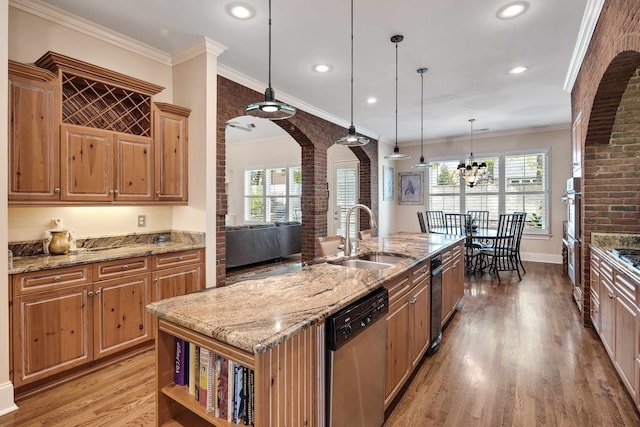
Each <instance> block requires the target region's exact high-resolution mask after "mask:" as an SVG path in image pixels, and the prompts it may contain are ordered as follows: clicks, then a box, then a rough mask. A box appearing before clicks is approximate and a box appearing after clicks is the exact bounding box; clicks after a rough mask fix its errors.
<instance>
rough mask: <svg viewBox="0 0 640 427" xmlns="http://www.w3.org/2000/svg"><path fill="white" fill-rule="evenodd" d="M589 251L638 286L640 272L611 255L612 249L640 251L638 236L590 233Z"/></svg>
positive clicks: (639, 236) (639, 235)
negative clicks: (631, 279)
mask: <svg viewBox="0 0 640 427" xmlns="http://www.w3.org/2000/svg"><path fill="white" fill-rule="evenodd" d="M590 246H591V249H592V250H596V251H598V253H599V254H600V255H601V256H602V257H604V259H606V260H607V261H608V262H609V263H611V264H612V265H615V266H616V267H617V268H619V269H620V270H621V271H622V272H624V273H625V274H628V275H629V276H631V278H633V279H634V280H635V281H636V283H638V284H640V271H638V269H636V268H634V267H632V266H631V265H629V264H627V263H626V262H624V261H622V260H621V259H620V258H618V257H617V256H616V255H614V254H612V253H611V250H612V249H614V248H630V249H640V234H623V233H592V234H591V245H590Z"/></svg>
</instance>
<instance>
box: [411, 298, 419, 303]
mask: <svg viewBox="0 0 640 427" xmlns="http://www.w3.org/2000/svg"><path fill="white" fill-rule="evenodd" d="M417 301H418V300H417V299H415V298H411V299H410V300H409V304H415V303H416V302H417Z"/></svg>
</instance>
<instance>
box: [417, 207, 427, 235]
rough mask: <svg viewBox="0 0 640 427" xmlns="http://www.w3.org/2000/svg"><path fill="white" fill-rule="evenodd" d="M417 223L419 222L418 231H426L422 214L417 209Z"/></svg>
mask: <svg viewBox="0 0 640 427" xmlns="http://www.w3.org/2000/svg"><path fill="white" fill-rule="evenodd" d="M418 224H420V231H421V232H422V233H426V232H427V227H426V226H425V225H424V215H422V212H420V211H418Z"/></svg>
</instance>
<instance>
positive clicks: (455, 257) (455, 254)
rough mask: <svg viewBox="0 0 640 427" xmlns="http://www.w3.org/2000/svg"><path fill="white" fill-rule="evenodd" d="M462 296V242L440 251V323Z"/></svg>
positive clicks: (447, 316) (446, 317) (449, 314)
mask: <svg viewBox="0 0 640 427" xmlns="http://www.w3.org/2000/svg"><path fill="white" fill-rule="evenodd" d="M463 296H464V256H463V251H462V244H460V245H457V246H454V247H452V248H450V249H448V250H445V251H444V252H443V253H442V325H444V324H445V323H447V321H448V320H449V319H450V318H451V316H452V315H453V313H454V312H455V310H456V306H457V305H458V303H459V302H460V300H461V299H462V297H463Z"/></svg>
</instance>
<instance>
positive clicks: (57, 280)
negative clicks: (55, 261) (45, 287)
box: [53, 276, 62, 282]
mask: <svg viewBox="0 0 640 427" xmlns="http://www.w3.org/2000/svg"><path fill="white" fill-rule="evenodd" d="M53 280H54V281H55V282H59V281H60V280H62V278H61V277H60V276H56V277H54V278H53Z"/></svg>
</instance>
